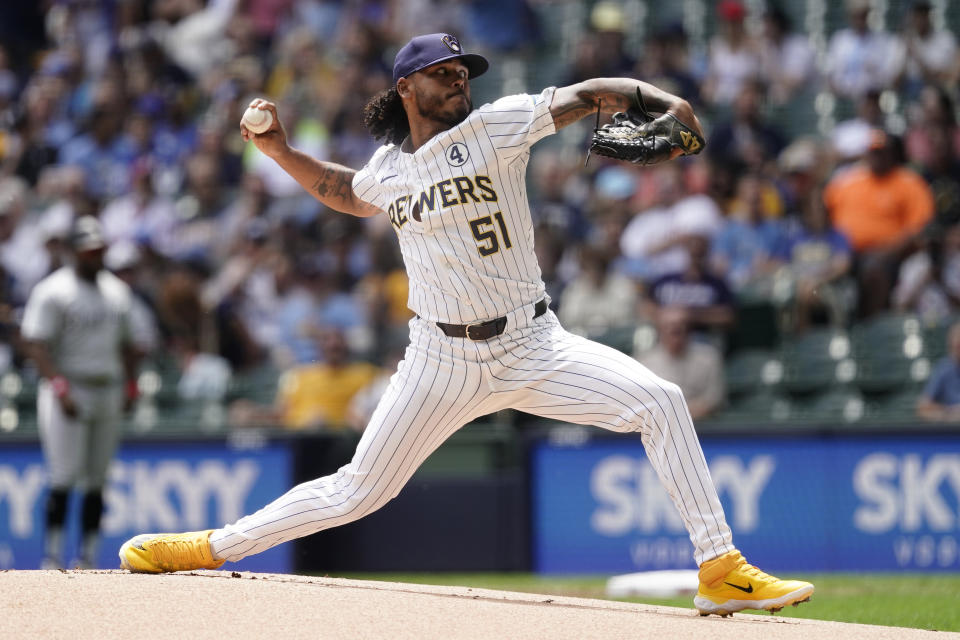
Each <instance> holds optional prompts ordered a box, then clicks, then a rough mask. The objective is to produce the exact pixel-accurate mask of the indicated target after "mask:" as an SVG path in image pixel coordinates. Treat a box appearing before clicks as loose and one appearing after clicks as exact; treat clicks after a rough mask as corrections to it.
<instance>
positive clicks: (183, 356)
mask: <svg viewBox="0 0 960 640" xmlns="http://www.w3.org/2000/svg"><path fill="white" fill-rule="evenodd" d="M173 354H174V356H175V357H176V360H177V364H178V366H179V367H180V378H179V380H177V395H178V396H179V397H180V399H181V400H186V401H188V402H193V401H199V402H212V403H219V402H222V401H223V399H224V397H225V396H226V395H227V389H228V387H229V385H230V378H231V376H232V375H233V372H232V370H231V368H230V363H229V362H228V361H227V359H226V358H223V357H221V356H218V355H216V354H214V353H205V352H203V351H199V350H198V348H197V345H196V344H195V343H194V342H193V341H192V340H189V339H175V340H174V341H173Z"/></svg>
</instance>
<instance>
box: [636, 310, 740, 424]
mask: <svg viewBox="0 0 960 640" xmlns="http://www.w3.org/2000/svg"><path fill="white" fill-rule="evenodd" d="M657 336H658V338H659V341H658V342H657V345H656V346H654V347H653V348H652V349H650V350H649V351H647V352H645V353H640V354H637V355H636V358H637V359H638V360H639V361H640V362H641V363H642V364H643V365H644V366H646V367H647V368H648V369H650V370H651V371H653V372H654V373H655V374H657V375H658V376H660V377H661V378H663V379H665V380H669V381H670V382H673V383H675V384H678V385H680V389H682V390H683V396H684V398H686V400H687V404H688V405H689V407H690V415H691V417H692V418H693V419H694V420H699V419H701V418H705V417H707V416H709V415H710V414H711V413H713V412H714V411H716V410H717V409H718V408H719V407H720V405H721V404H723V402H724V399H725V396H726V388H725V387H726V385H725V382H724V375H723V356H722V354H721V353H720V351H719V350H718V349H717V348H716V347H714V346H713V345H710V344H706V343H703V342H697V341H695V340H692V339H691V338H690V327H689V312H688V311H687V310H686V309H684V308H682V307H665V308H663V309H661V310H660V313H659V314H658V315H657Z"/></svg>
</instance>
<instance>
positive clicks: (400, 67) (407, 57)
mask: <svg viewBox="0 0 960 640" xmlns="http://www.w3.org/2000/svg"><path fill="white" fill-rule="evenodd" d="M454 58H456V59H458V60H460V61H461V62H463V64H464V65H465V66H466V67H467V71H468V72H469V76H468V77H470V78H476V77H477V76H479V75H483V74H484V73H485V72H486V70H487V69H489V68H490V63H489V62H487V59H486V58H484V57H483V56H481V55H478V54H476V53H464V51H463V47H462V46H461V45H460V41H459V40H457V38H456V36H452V35H450V34H449V33H428V34H426V35H423V36H417V37H415V38H413V39H412V40H410V42H408V43H407V44H405V45H403V47H402V48H401V49H400V51H398V52H397V56H396V58H394V60H393V83H394V84H396V83H397V80H399V79H400V78H406V77H407V76H409V75H410V74H412V73H416V72H417V71H420V70H421V69H426V68H427V67H429V66H431V65H434V64H437V63H438V62H443V61H445V60H453V59H454Z"/></svg>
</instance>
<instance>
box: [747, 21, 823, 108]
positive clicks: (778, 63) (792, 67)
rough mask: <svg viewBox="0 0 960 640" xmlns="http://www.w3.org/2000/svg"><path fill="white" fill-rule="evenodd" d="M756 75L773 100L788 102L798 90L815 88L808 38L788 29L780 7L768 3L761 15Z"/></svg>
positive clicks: (790, 27) (789, 26)
mask: <svg viewBox="0 0 960 640" xmlns="http://www.w3.org/2000/svg"><path fill="white" fill-rule="evenodd" d="M759 50H760V79H761V80H762V81H763V83H764V84H765V85H766V86H767V92H768V93H767V95H768V97H769V98H770V100H771V101H772V102H773V103H774V104H788V103H789V102H790V100H791V98H793V97H794V95H796V94H798V93H803V92H811V91H812V90H813V89H815V88H816V82H815V81H816V58H815V56H814V51H813V48H812V47H811V46H810V41H809V39H808V38H807V37H806V35H804V34H800V33H797V32H796V31H794V30H793V29H792V25H791V24H790V18H788V17H787V14H786V13H785V12H784V11H783V9H781V8H779V7H771V8H770V9H768V10H767V12H766V13H765V14H764V16H763V38H762V39H761V41H760V47H759Z"/></svg>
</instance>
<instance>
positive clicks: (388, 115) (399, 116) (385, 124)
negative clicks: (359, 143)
mask: <svg viewBox="0 0 960 640" xmlns="http://www.w3.org/2000/svg"><path fill="white" fill-rule="evenodd" d="M363 124H364V126H366V127H367V129H368V130H369V131H370V133H371V134H372V135H373V137H374V138H376V139H377V140H384V141H385V142H392V143H393V144H400V143H401V142H403V140H404V138H406V137H407V136H408V135H410V123H409V122H408V121H407V112H406V111H404V109H403V102H401V101H400V94H399V93H397V88H396V87H391V88H389V89H387V90H386V91H381V92H380V93H378V94H377V95H375V96H373V97H372V98H370V101H369V102H368V103H367V104H366V106H364V107H363Z"/></svg>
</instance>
